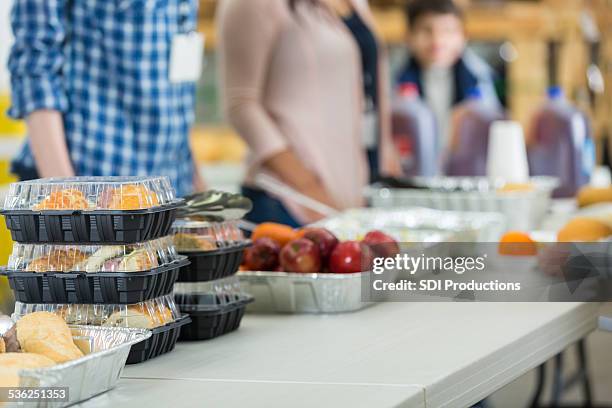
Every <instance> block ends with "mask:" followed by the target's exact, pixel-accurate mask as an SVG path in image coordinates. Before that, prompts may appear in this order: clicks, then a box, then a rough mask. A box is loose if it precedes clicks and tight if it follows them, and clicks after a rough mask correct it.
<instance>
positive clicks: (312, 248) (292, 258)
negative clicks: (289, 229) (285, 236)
mask: <svg viewBox="0 0 612 408" xmlns="http://www.w3.org/2000/svg"><path fill="white" fill-rule="evenodd" d="M280 263H281V266H282V268H283V270H284V271H286V272H301V273H315V272H320V271H321V254H320V253H319V247H318V246H317V245H316V244H315V243H314V242H312V241H311V240H309V239H306V238H300V239H296V240H293V241H291V242H288V243H287V245H285V246H284V247H283V249H281V252H280Z"/></svg>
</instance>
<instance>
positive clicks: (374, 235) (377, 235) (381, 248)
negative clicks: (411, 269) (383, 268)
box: [363, 231, 400, 258]
mask: <svg viewBox="0 0 612 408" xmlns="http://www.w3.org/2000/svg"><path fill="white" fill-rule="evenodd" d="M363 242H364V243H366V244H368V246H369V247H370V248H372V251H373V252H374V254H375V255H376V256H379V257H381V258H391V257H394V256H395V255H397V254H399V251H400V249H399V245H398V244H397V241H396V240H395V239H394V238H393V237H391V236H390V235H388V234H385V233H384V232H382V231H370V232H368V233H367V234H366V236H365V237H364V238H363Z"/></svg>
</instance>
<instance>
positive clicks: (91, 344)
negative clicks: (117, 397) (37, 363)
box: [4, 326, 151, 408]
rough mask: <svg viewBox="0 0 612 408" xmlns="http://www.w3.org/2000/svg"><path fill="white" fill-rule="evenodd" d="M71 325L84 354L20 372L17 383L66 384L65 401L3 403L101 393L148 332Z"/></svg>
mask: <svg viewBox="0 0 612 408" xmlns="http://www.w3.org/2000/svg"><path fill="white" fill-rule="evenodd" d="M71 329H72V333H73V338H74V340H75V343H76V344H77V345H78V346H79V347H80V348H81V349H82V350H83V352H84V353H85V354H86V355H85V357H83V358H80V359H78V360H74V361H70V362H68V363H64V364H60V365H57V366H54V367H50V368H43V369H35V370H22V371H21V372H20V386H22V387H68V388H69V401H67V402H39V403H30V402H28V403H27V404H23V405H19V404H17V405H4V406H27V407H45V408H55V407H64V406H68V405H72V404H76V403H78V402H81V401H85V400H87V399H89V398H92V397H94V396H96V395H98V394H102V393H104V392H106V391H108V390H110V389H112V388H113V387H114V386H115V384H116V383H117V381H118V379H119V376H120V375H121V371H122V370H123V367H124V366H125V362H126V360H127V358H128V354H129V352H130V348H131V347H132V345H134V344H136V343H139V342H141V341H144V340H146V339H148V338H149V337H150V336H151V332H150V331H148V330H140V329H125V328H116V327H94V326H71Z"/></svg>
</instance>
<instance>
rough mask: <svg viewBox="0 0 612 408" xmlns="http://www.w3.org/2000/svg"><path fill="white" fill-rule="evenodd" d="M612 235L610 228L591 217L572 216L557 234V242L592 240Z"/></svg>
mask: <svg viewBox="0 0 612 408" xmlns="http://www.w3.org/2000/svg"><path fill="white" fill-rule="evenodd" d="M610 235H612V228H610V227H609V226H608V225H607V224H604V223H603V222H601V221H598V220H595V219H591V218H574V219H573V220H571V221H570V222H568V223H567V224H566V225H565V226H564V227H563V228H562V229H561V230H560V231H559V233H558V234H557V241H559V242H594V241H599V240H601V239H603V238H607V237H609V236H610Z"/></svg>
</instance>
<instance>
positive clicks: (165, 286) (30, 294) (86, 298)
mask: <svg viewBox="0 0 612 408" xmlns="http://www.w3.org/2000/svg"><path fill="white" fill-rule="evenodd" d="M188 263H189V261H188V260H187V259H186V258H182V259H178V260H176V261H174V262H172V263H170V264H167V265H164V266H160V267H158V268H154V269H151V270H150V271H146V272H97V273H86V272H74V273H71V272H67V273H65V272H42V273H39V272H20V271H19V272H18V271H11V270H7V269H2V270H0V275H5V276H7V278H8V281H9V285H10V286H11V289H13V292H14V294H15V300H17V301H19V302H24V303H65V304H82V303H89V304H133V303H139V302H143V301H145V300H149V299H153V298H156V297H160V296H164V295H167V294H170V293H172V288H173V286H174V282H176V279H177V278H178V274H179V269H180V268H181V267H182V266H185V265H187V264H188Z"/></svg>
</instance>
